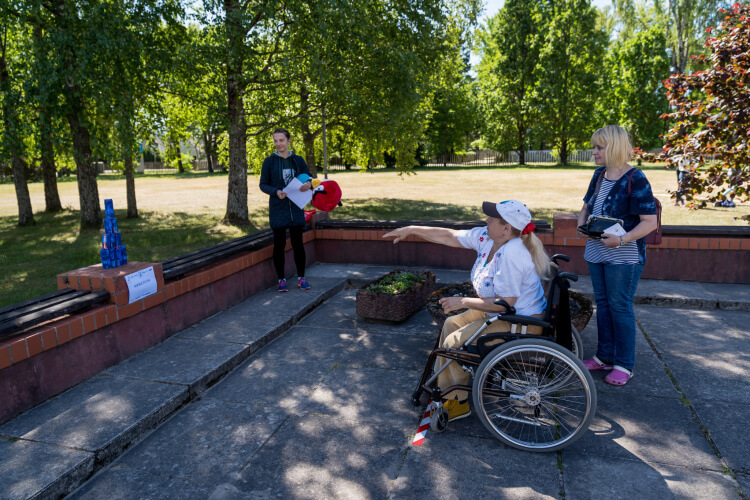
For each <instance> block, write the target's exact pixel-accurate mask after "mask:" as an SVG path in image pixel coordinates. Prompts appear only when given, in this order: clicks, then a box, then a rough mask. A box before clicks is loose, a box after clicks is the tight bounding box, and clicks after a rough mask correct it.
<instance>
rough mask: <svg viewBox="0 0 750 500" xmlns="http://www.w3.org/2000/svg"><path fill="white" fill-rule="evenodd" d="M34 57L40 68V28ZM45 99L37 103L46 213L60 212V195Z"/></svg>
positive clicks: (43, 58) (43, 55) (36, 30)
mask: <svg viewBox="0 0 750 500" xmlns="http://www.w3.org/2000/svg"><path fill="white" fill-rule="evenodd" d="M33 33H34V46H35V49H36V51H35V52H36V54H35V56H36V57H37V58H39V59H40V63H41V65H42V66H44V64H45V63H46V57H47V54H46V53H45V52H44V50H43V49H42V48H41V47H40V43H41V39H42V28H41V27H40V26H34V29H33ZM47 102H48V100H47V98H46V96H43V97H42V98H41V102H40V103H39V107H40V110H39V149H40V156H41V161H40V163H41V169H42V179H44V204H45V210H46V211H47V212H59V211H61V210H62V203H60V194H59V193H58V191H57V168H56V166H55V149H54V145H53V142H52V125H51V124H50V120H49V114H48V113H47Z"/></svg>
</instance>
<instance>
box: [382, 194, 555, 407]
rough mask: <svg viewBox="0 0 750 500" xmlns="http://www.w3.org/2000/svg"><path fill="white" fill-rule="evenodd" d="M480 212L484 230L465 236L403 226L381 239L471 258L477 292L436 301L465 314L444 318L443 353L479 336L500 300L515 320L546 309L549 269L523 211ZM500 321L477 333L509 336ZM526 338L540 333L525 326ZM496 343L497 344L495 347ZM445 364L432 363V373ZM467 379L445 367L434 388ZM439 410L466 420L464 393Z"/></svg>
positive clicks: (505, 205)
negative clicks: (459, 251) (416, 241)
mask: <svg viewBox="0 0 750 500" xmlns="http://www.w3.org/2000/svg"><path fill="white" fill-rule="evenodd" d="M482 211H483V212H484V213H485V214H487V216H488V217H487V226H486V227H476V228H473V229H469V230H454V229H449V228H439V227H424V226H407V227H403V228H399V229H396V230H395V231H391V232H390V233H387V234H385V235H384V236H383V237H384V238H389V237H392V238H394V240H393V242H394V243H398V242H399V241H401V240H402V239H404V238H406V237H408V236H418V237H420V238H422V239H425V240H428V241H431V242H433V243H439V244H442V245H447V246H452V247H463V248H470V249H472V250H475V251H476V252H477V258H476V261H475V262H474V266H473V267H472V269H471V281H472V283H473V285H474V289H475V290H476V292H477V295H478V298H474V297H445V298H443V299H441V300H440V303H441V305H442V307H443V310H444V311H445V312H446V313H448V312H451V311H455V310H457V309H463V308H467V309H468V310H467V311H466V312H463V313H461V314H459V315H456V316H452V317H449V318H448V319H447V320H446V322H445V325H444V326H443V330H442V332H441V334H440V341H439V344H440V346H441V347H443V348H449V349H457V348H459V347H460V346H462V345H463V344H464V343H465V342H466V341H467V340H469V338H470V337H471V336H472V335H473V334H474V333H475V332H477V330H479V328H480V327H482V325H484V324H485V322H486V321H487V320H488V319H489V318H490V317H492V316H497V314H498V313H501V312H504V311H505V309H506V308H505V307H504V306H501V305H496V304H495V300H496V299H498V298H502V299H503V300H505V302H506V303H507V304H509V305H510V306H512V307H514V308H515V310H516V314H519V315H525V316H537V317H541V316H542V313H543V312H544V310H545V308H546V305H547V303H546V299H545V297H544V290H543V288H542V279H544V278H545V277H546V276H547V275H548V273H549V269H550V264H549V258H548V257H547V255H546V253H545V252H544V248H543V245H542V242H541V241H540V240H539V238H538V237H537V236H536V235H535V234H534V229H535V226H534V224H533V223H532V222H531V214H530V213H529V209H528V208H526V205H524V204H523V203H521V202H520V201H517V200H508V201H503V202H500V203H491V202H484V203H483V204H482ZM510 329H511V328H510V325H509V324H508V323H507V322H504V321H499V320H498V321H495V322H494V323H492V324H491V325H489V326H488V327H487V328H486V329H485V330H484V332H483V333H501V332H508V331H510ZM526 333H531V334H540V333H542V328H541V327H538V326H529V327H528V330H527V332H526ZM498 342H502V341H498ZM448 362H449V360H448V359H446V358H443V357H438V358H436V360H435V367H434V369H435V372H437V371H438V370H440V368H441V367H442V366H443V365H444V364H445V363H448ZM468 381H469V374H468V373H467V372H466V371H465V370H464V369H463V368H462V367H461V366H460V364H459V363H450V364H449V365H448V367H447V368H446V369H445V370H443V371H442V372H441V373H440V375H439V376H438V379H437V385H438V387H442V388H448V387H451V386H454V385H464V386H465V385H466V384H467V383H468ZM442 396H443V404H444V407H445V409H446V410H447V411H448V419H449V420H456V419H460V418H464V417H467V416H469V415H470V414H471V409H470V407H469V402H468V394H467V392H466V391H464V390H454V391H452V392H451V393H448V394H442Z"/></svg>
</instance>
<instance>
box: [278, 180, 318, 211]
mask: <svg viewBox="0 0 750 500" xmlns="http://www.w3.org/2000/svg"><path fill="white" fill-rule="evenodd" d="M301 187H302V182H300V180H299V179H297V178H296V177H295V178H294V179H292V181H291V182H290V183H289V184H287V186H286V187H285V188H284V189H282V191H284V192H285V193H286V195H287V197H288V198H289V199H290V200H292V202H293V203H294V204H295V205H297V206H298V207H300V208H302V209H304V208H305V205H307V204H308V203H310V202H311V201H312V195H313V190H312V189H308V190H307V191H300V190H299V188H301Z"/></svg>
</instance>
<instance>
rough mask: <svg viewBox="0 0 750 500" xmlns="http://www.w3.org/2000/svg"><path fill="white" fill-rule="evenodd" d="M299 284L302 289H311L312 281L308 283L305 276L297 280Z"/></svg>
mask: <svg viewBox="0 0 750 500" xmlns="http://www.w3.org/2000/svg"><path fill="white" fill-rule="evenodd" d="M297 286H298V287H300V288H301V289H302V290H309V289H310V283H308V282H307V280H306V279H305V278H300V279H298V280H297Z"/></svg>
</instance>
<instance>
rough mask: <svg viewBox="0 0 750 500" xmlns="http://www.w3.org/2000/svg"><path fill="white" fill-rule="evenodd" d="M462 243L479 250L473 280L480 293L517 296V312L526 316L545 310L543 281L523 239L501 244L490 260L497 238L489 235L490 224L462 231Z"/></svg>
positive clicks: (491, 296) (491, 295)
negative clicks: (494, 239)
mask: <svg viewBox="0 0 750 500" xmlns="http://www.w3.org/2000/svg"><path fill="white" fill-rule="evenodd" d="M458 242H459V243H461V245H462V246H463V247H465V248H471V249H472V250H476V252H477V260H476V261H474V267H472V268H471V282H472V284H473V285H474V289H475V290H476V292H477V295H479V296H480V297H481V298H483V299H487V298H495V297H516V303H515V305H514V307H515V308H516V313H517V314H522V315H524V316H531V315H532V314H541V313H543V312H544V309H545V308H546V307H547V300H546V299H545V298H544V289H543V288H542V280H541V279H539V275H538V274H537V273H536V268H535V267H534V261H533V259H532V258H531V254H530V253H529V251H528V250H527V249H526V246H525V245H524V244H523V241H521V238H513V239H512V240H510V241H508V242H507V243H506V244H505V245H503V246H501V247H500V248H499V249H498V250H497V252H495V256H494V257H493V258H492V260H490V262H489V263H488V262H487V255H488V254H489V253H490V252H491V251H492V245H494V241H492V240H491V239H490V238H489V236H487V228H486V227H475V228H473V229H466V230H463V231H459V232H458ZM488 314H489V315H490V316H496V315H497V314H496V313H488Z"/></svg>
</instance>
